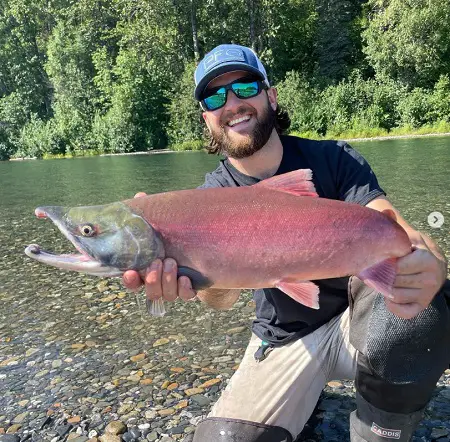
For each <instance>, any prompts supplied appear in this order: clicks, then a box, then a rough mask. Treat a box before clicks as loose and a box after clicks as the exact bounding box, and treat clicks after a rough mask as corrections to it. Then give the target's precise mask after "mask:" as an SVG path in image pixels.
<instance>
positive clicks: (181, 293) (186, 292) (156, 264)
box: [122, 192, 195, 301]
mask: <svg viewBox="0 0 450 442" xmlns="http://www.w3.org/2000/svg"><path fill="white" fill-rule="evenodd" d="M145 195H146V193H144V192H139V193H137V194H136V195H135V196H134V197H135V198H139V197H141V196H145ZM177 272H178V266H177V263H176V261H175V260H174V259H172V258H167V259H165V260H164V262H163V261H161V260H160V259H156V260H155V261H153V262H152V264H151V266H150V267H149V268H148V269H147V270H146V272H145V275H144V276H143V279H142V278H141V275H140V274H139V273H138V272H136V271H134V270H127V271H126V272H125V273H124V274H123V277H122V282H123V285H124V286H125V287H126V288H128V289H130V290H139V289H140V287H141V286H142V285H143V284H145V294H146V295H147V298H148V299H152V300H156V299H159V298H163V299H164V301H175V299H177V298H181V299H183V300H185V301H188V300H190V299H192V298H194V297H195V292H194V290H192V284H191V280H190V279H189V278H188V277H187V276H180V278H178V279H177Z"/></svg>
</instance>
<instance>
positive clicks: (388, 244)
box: [125, 171, 411, 295]
mask: <svg viewBox="0 0 450 442" xmlns="http://www.w3.org/2000/svg"><path fill="white" fill-rule="evenodd" d="M297 172H301V171H297ZM297 172H292V174H293V175H295V174H297V175H298V173H297ZM287 175H291V174H287ZM268 182H270V180H266V181H262V182H261V183H259V184H258V185H254V186H250V187H241V188H219V189H196V190H184V191H177V192H168V193H164V194H156V195H149V196H146V197H142V198H135V199H133V200H128V201H125V204H126V205H128V206H129V207H130V208H131V209H132V210H133V211H134V212H136V213H140V214H142V216H143V217H144V218H145V219H146V221H147V222H148V223H149V224H151V225H152V226H153V228H154V229H155V230H157V231H158V232H159V233H160V234H161V238H162V241H163V243H164V249H165V256H166V257H172V258H174V259H175V260H176V261H177V263H178V264H179V265H180V266H186V267H190V268H194V269H196V270H197V271H199V272H200V273H202V274H203V275H204V276H206V277H207V278H208V279H209V280H211V281H212V282H213V286H212V287H217V288H230V289H231V288H265V287H280V288H281V289H283V286H284V285H289V284H296V283H298V282H305V281H310V280H316V279H326V278H334V277H341V276H347V275H358V274H360V273H361V272H363V271H364V270H365V269H369V268H371V267H372V266H374V265H376V264H379V263H382V262H384V261H385V260H387V259H389V258H397V257H401V256H404V255H406V254H407V253H409V252H410V250H411V243H410V241H409V238H408V236H407V235H406V233H405V231H404V230H403V229H402V227H401V226H400V225H399V224H397V223H396V222H395V221H394V220H393V219H391V218H389V217H388V216H386V215H384V214H383V213H380V212H378V211H375V210H372V209H369V208H366V207H362V206H360V205H357V204H350V203H344V202H341V201H335V200H328V199H323V198H315V197H313V196H311V195H313V193H311V191H313V189H311V188H305V189H301V190H300V192H292V191H290V189H289V183H290V181H289V180H288V182H287V191H286V190H285V188H284V187H283V185H284V184H286V183H284V184H283V183H281V186H280V185H276V186H271V185H268ZM305 194H306V195H308V196H299V195H305ZM394 273H395V269H394ZM390 279H392V272H391V275H390ZM392 282H393V281H392ZM392 282H391V284H392ZM378 288H380V287H378ZM284 291H287V290H284ZM289 294H291V295H292V293H289Z"/></svg>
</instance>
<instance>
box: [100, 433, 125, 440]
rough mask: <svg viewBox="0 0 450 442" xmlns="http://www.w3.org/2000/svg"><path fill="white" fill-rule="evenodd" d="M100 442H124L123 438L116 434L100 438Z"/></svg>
mask: <svg viewBox="0 0 450 442" xmlns="http://www.w3.org/2000/svg"><path fill="white" fill-rule="evenodd" d="M99 440H100V442H122V438H121V437H120V436H118V435H116V434H111V433H105V434H104V435H103V436H100V437H99Z"/></svg>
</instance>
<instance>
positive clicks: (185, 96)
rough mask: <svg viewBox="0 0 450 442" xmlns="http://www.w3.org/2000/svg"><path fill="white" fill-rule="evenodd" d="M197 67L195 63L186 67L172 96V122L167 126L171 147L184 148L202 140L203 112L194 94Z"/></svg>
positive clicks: (170, 111)
mask: <svg viewBox="0 0 450 442" xmlns="http://www.w3.org/2000/svg"><path fill="white" fill-rule="evenodd" d="M195 67H196V66H195V63H189V64H187V65H186V69H185V71H184V73H183V75H182V76H181V78H180V80H179V81H178V82H177V83H176V84H175V86H174V88H173V91H172V92H171V94H170V104H169V107H168V110H169V115H170V121H169V124H168V126H167V135H168V138H169V144H170V145H172V144H177V145H183V146H184V145H185V144H184V143H185V142H189V143H190V142H192V141H195V140H199V139H201V138H202V134H203V123H202V120H203V119H202V116H201V113H202V111H201V108H200V106H199V104H198V102H197V101H196V100H195V99H194V94H193V90H194V86H195V84H194V71H195Z"/></svg>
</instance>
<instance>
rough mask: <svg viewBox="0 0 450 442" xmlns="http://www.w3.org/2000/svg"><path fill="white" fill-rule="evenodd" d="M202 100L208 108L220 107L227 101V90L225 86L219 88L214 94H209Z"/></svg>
mask: <svg viewBox="0 0 450 442" xmlns="http://www.w3.org/2000/svg"><path fill="white" fill-rule="evenodd" d="M203 101H204V103H205V105H206V107H207V108H208V110H214V109H219V107H222V106H223V105H224V104H225V102H226V101H227V91H226V90H225V88H220V89H219V90H218V91H217V92H216V93H215V94H213V95H210V96H209V97H207V98H205V99H204V100H203Z"/></svg>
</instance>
